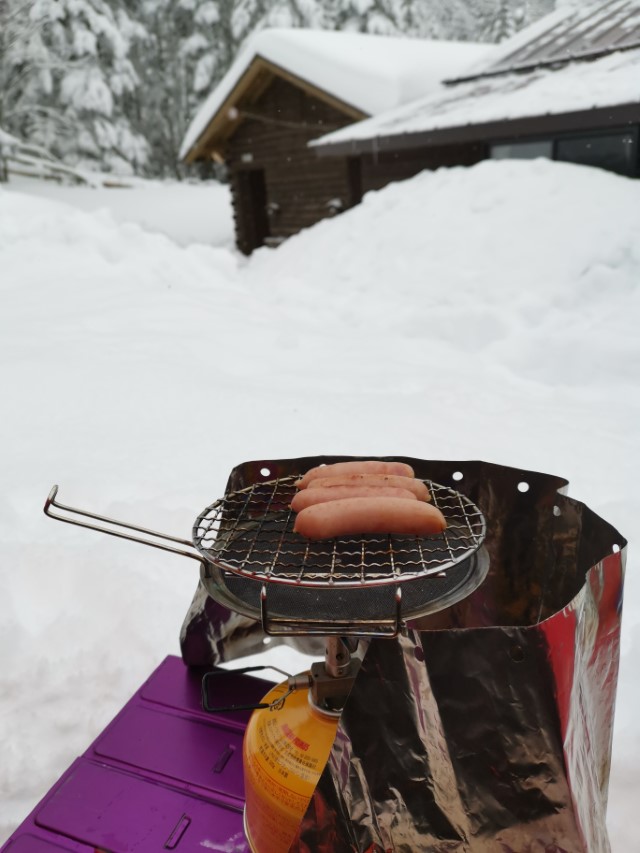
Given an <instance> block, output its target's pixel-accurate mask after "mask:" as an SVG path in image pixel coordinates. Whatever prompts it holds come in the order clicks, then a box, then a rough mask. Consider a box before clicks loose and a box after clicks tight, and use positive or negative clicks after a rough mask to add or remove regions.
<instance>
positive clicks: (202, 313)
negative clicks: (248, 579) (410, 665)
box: [0, 161, 640, 853]
mask: <svg viewBox="0 0 640 853" xmlns="http://www.w3.org/2000/svg"><path fill="white" fill-rule="evenodd" d="M147 189H149V191H148V192H147V190H146V189H144V188H137V189H132V190H122V191H116V190H103V191H98V192H101V193H102V194H103V197H104V198H103V199H100V200H99V202H96V204H95V205H94V204H93V201H91V202H90V201H88V199H89V198H92V197H90V196H89V195H88V193H90V192H96V191H90V190H78V189H76V190H71V189H69V190H67V191H66V193H65V195H66V198H65V199H64V201H65V202H67V203H62V202H61V201H60V198H61V192H60V191H59V190H58V189H57V188H54V189H53V190H47V193H48V194H51V195H54V196H56V199H51V198H50V199H47V198H43V197H42V194H43V191H42V189H41V188H38V189H36V188H35V187H34V186H33V185H31V186H30V187H26V186H24V185H22V186H18V185H15V184H13V185H10V186H9V188H8V189H7V188H3V189H1V190H0V292H1V294H2V311H1V313H0V352H1V356H0V387H1V392H2V400H3V404H4V405H3V414H2V418H1V419H0V454H1V466H2V479H3V484H4V487H5V488H4V489H3V493H2V495H1V496H0V590H1V596H0V612H1V615H0V686H1V690H0V708H1V713H2V720H3V747H2V762H1V766H0V839H4V838H5V837H6V836H7V835H9V834H10V832H11V831H12V829H13V828H14V827H15V825H16V824H17V823H18V822H19V821H20V820H21V819H22V818H23V817H24V816H25V815H26V813H27V812H28V811H29V809H30V808H31V807H32V806H33V805H34V804H35V802H37V800H38V799H39V798H40V797H41V796H42V794H43V793H44V792H45V791H46V790H47V788H48V787H49V786H50V785H51V784H52V782H53V781H54V780H55V779H56V778H57V776H58V775H59V774H60V773H61V772H62V771H63V770H64V769H65V767H66V766H67V765H68V764H69V763H70V762H71V761H72V759H73V758H74V757H75V756H76V755H78V754H79V753H80V752H81V751H83V750H84V749H85V747H86V746H87V744H88V743H89V742H90V740H91V739H92V738H93V737H94V736H95V735H96V734H97V732H98V731H99V730H100V729H101V728H102V727H103V726H104V725H105V724H106V722H107V721H108V720H109V719H110V718H111V717H112V716H113V714H114V713H115V712H116V711H117V709H118V708H119V707H120V706H121V705H122V704H123V702H124V701H125V700H126V699H127V698H128V697H129V695H130V694H131V693H132V692H133V690H134V689H135V688H136V687H137V686H138V685H139V683H140V682H141V681H142V680H143V679H144V677H145V676H146V675H147V674H148V673H149V671H150V670H151V668H152V667H153V666H154V665H156V664H157V663H158V662H159V661H160V660H161V659H162V658H163V657H164V656H165V655H166V654H168V653H177V651H178V630H179V626H180V624H181V622H182V618H183V616H184V614H185V612H186V609H187V607H188V604H189V603H190V600H191V596H192V593H193V591H194V589H195V586H196V581H197V576H196V570H195V569H194V566H193V565H191V564H190V563H191V561H187V560H184V559H181V558H179V557H173V556H171V555H168V554H162V553H161V552H155V551H152V550H151V549H147V548H142V547H140V546H135V545H131V544H127V543H123V542H119V541H117V540H114V539H110V538H107V537H102V536H100V535H98V534H95V533H90V532H84V531H81V530H78V529H77V528H73V527H69V526H66V525H61V524H56V523H55V522H53V521H51V520H49V519H47V518H45V517H44V516H43V515H42V512H41V509H42V504H43V502H44V499H45V497H46V495H47V493H48V491H49V489H50V487H51V485H52V484H53V483H59V484H60V500H62V502H64V503H69V504H71V505H75V506H81V507H84V508H87V509H93V510H95V511H97V512H103V513H105V514H107V515H111V516H114V517H116V518H121V519H123V520H131V521H134V522H138V523H140V524H142V525H144V526H147V527H151V528H154V529H158V530H162V531H166V532H168V533H175V534H176V535H178V536H188V534H189V531H190V529H191V524H192V521H193V518H194V516H195V515H196V514H197V512H198V511H199V510H200V509H201V508H202V507H204V506H206V505H207V504H208V503H210V502H211V500H212V499H213V498H215V497H217V496H219V495H220V494H221V493H222V491H223V488H224V484H225V482H226V477H227V475H228V472H229V470H230V469H231V467H233V465H235V464H236V463H238V462H240V461H243V460H247V459H257V458H263V459H267V458H276V457H285V456H297V455H305V454H313V453H346V454H350V453H354V454H371V455H382V454H393V453H398V454H402V455H409V456H410V455H414V456H419V457H427V458H429V457H431V458H450V459H456V458H458V459H465V458H472V459H476V458H480V459H486V460H488V461H493V462H498V463H502V464H507V465H514V466H517V467H522V468H532V469H536V470H540V471H545V472H548V473H556V474H560V475H563V476H565V477H567V478H568V479H569V480H570V481H571V487H570V494H571V495H573V496H574V497H576V498H578V499H580V500H583V501H584V502H585V503H587V504H588V505H589V506H590V507H591V508H593V509H594V510H595V511H596V512H598V513H599V514H601V515H603V516H604V517H605V518H606V519H607V520H608V521H610V522H612V523H613V524H614V525H615V526H617V527H618V529H619V530H621V531H622V533H623V534H625V535H626V536H627V538H629V539H631V540H632V541H631V548H630V562H629V571H628V575H627V588H626V599H625V608H626V609H625V616H624V633H623V659H622V670H621V681H620V689H619V707H618V713H617V720H616V733H615V743H614V767H613V777H612V783H611V798H610V809H609V821H610V828H611V837H612V846H613V851H614V853H629V851H631V850H633V849H636V846H637V837H636V832H635V829H634V819H635V811H636V810H637V803H638V802H640V772H639V771H638V769H637V767H638V761H639V759H640V720H639V719H638V716H637V713H636V709H637V707H638V706H639V705H640V686H639V684H638V682H637V680H636V679H635V677H634V663H635V662H636V661H637V658H638V655H640V579H639V577H638V574H637V572H635V571H634V565H635V564H636V563H637V556H636V553H635V552H636V548H637V537H636V535H635V530H636V525H637V518H638V516H639V515H640V497H639V496H638V488H637V483H638V482H640V470H639V469H640V466H639V464H638V462H639V458H638V450H637V424H638V423H639V422H640V390H639V387H638V376H639V370H640V336H639V335H638V328H639V324H640V289H639V286H638V283H639V281H640V243H639V241H638V237H637V235H638V233H640V182H633V181H629V180H627V179H624V178H619V177H617V176H614V175H610V174H605V173H603V172H599V171H596V170H589V169H585V168H581V167H576V166H571V165H566V164H559V163H550V162H546V161H536V162H529V163H526V162H519V163H511V162H487V163H483V164H480V165H479V166H477V167H474V168H473V169H469V170H463V169H454V170H450V171H440V172H437V173H435V174H424V175H421V176H418V177H417V178H415V179H413V180H412V181H409V182H406V183H405V184H403V185H400V184H398V185H395V186H391V187H388V188H387V189H386V190H383V191H381V192H380V193H377V194H371V195H370V196H368V197H367V198H366V199H365V201H364V203H363V204H362V205H361V206H360V207H359V208H357V209H355V210H353V211H351V212H348V213H346V214H344V215H342V216H340V217H339V218H337V219H335V220H331V221H327V222H324V223H321V224H320V225H318V226H316V227H315V228H313V229H311V230H309V231H307V232H306V233H303V234H301V235H299V236H298V237H297V238H294V239H292V240H290V241H289V242H288V243H286V244H285V245H283V246H282V247H280V248H279V249H278V250H276V251H272V250H261V251H259V252H257V253H256V254H255V255H254V256H253V257H252V259H251V260H250V261H248V262H247V261H246V260H245V259H243V258H241V257H240V256H238V255H237V254H235V253H234V252H233V251H232V250H230V249H229V240H230V233H231V231H230V214H229V208H228V200H227V201H225V200H224V198H223V196H222V195H221V194H220V193H219V191H218V190H217V189H215V188H210V189H201V188H198V187H192V188H187V187H185V188H179V191H180V193H184V200H185V203H186V205H187V206H186V207H185V208H183V210H184V211H185V212H184V213H181V212H180V210H179V208H178V205H177V202H175V199H176V187H172V186H170V187H168V188H167V189H166V195H165V193H164V192H163V189H162V187H158V186H157V185H156V187H154V188H152V189H150V188H147ZM24 190H26V192H22V191H24ZM120 192H122V193H125V192H126V193H129V194H130V195H129V196H128V198H129V199H130V200H129V201H127V202H121V201H120V199H121V198H122V197H123V196H120V195H115V193H120ZM112 193H113V194H112ZM190 193H191V194H192V195H189V194H190ZM216 193H218V195H216ZM111 194H112V195H111ZM216 199H217V201H216ZM121 205H124V207H122V206H121ZM96 207H99V208H100V207H101V208H106V207H108V208H109V209H110V211H111V212H109V210H107V209H102V210H98V211H96V210H95V208H96ZM187 214H188V221H187ZM216 217H224V221H222V220H220V221H218V220H217V219H216ZM127 220H132V221H127ZM205 222H206V223H208V224H207V228H208V227H209V223H210V226H211V229H212V232H207V233H204V232H203V231H202V225H203V223H205ZM189 223H193V228H194V230H193V231H190V228H191V224H189ZM211 233H213V234H214V235H217V236H214V237H212V236H207V234H209V235H210V234H211ZM190 234H191V235H192V236H191V238H189V235H190ZM172 238H174V239H172ZM207 240H209V241H214V242H216V243H217V245H204V243H205V241H207ZM186 563H189V565H186ZM194 565H195V564H194ZM278 651H279V650H272V652H271V654H275V653H276V652H278ZM635 666H637V663H635Z"/></svg>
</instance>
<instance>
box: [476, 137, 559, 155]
mask: <svg viewBox="0 0 640 853" xmlns="http://www.w3.org/2000/svg"><path fill="white" fill-rule="evenodd" d="M535 157H548V158H549V159H552V157H553V141H552V140H551V139H535V140H529V141H528V142H500V143H497V144H495V145H492V146H491V158H492V160H533V159H534V158H535Z"/></svg>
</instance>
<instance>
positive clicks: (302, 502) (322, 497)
mask: <svg viewBox="0 0 640 853" xmlns="http://www.w3.org/2000/svg"><path fill="white" fill-rule="evenodd" d="M343 498H403V499H404V500H410V501H415V500H417V498H416V496H415V495H414V494H413V492H410V491H409V490H408V489H395V488H393V486H333V487H332V488H330V489H303V491H301V492H298V494H297V495H296V496H295V497H294V499H293V500H292V501H291V509H292V510H294V511H295V512H300V510H303V509H306V508H307V507H308V506H314V505H315V504H321V503H326V502H327V501H337V500H341V499H343Z"/></svg>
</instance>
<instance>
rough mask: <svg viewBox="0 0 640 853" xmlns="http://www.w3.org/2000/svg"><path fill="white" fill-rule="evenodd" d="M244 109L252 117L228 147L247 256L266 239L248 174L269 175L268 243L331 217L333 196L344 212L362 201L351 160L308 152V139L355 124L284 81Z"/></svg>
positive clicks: (240, 243)
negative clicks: (352, 181)
mask: <svg viewBox="0 0 640 853" xmlns="http://www.w3.org/2000/svg"><path fill="white" fill-rule="evenodd" d="M240 111H241V113H242V112H243V107H242V105H241V106H240ZM244 111H245V115H246V117H245V118H244V119H243V121H242V123H241V124H240V125H239V127H238V130H237V131H236V132H235V133H234V135H233V136H232V137H231V138H230V139H229V140H228V142H227V145H226V148H225V160H226V162H227V165H228V167H229V170H230V179H231V191H232V201H233V208H234V216H235V222H236V240H237V245H238V248H239V249H240V250H241V251H243V252H245V254H249V253H250V252H251V251H252V250H253V249H254V248H255V247H256V245H261V243H262V242H264V236H265V235H264V234H263V235H261V234H260V233H259V232H260V231H261V229H263V226H264V222H261V221H260V212H259V211H256V210H252V204H254V201H253V200H252V197H251V196H252V194H253V198H254V199H255V195H256V194H255V192H253V191H252V190H251V188H250V184H251V181H250V180H248V179H247V176H246V175H243V174H242V173H243V172H249V171H252V170H263V172H264V184H265V186H266V204H267V207H268V209H269V210H270V213H269V214H268V226H267V227H268V232H269V233H268V237H267V241H269V240H274V238H275V240H276V241H277V240H278V239H279V238H282V239H283V238H286V237H289V236H291V235H292V234H296V233H297V232H298V231H300V230H301V229H302V228H306V227H308V226H310V225H313V224H314V223H316V222H318V221H319V220H320V219H323V218H324V217H326V216H330V215H331V210H330V207H329V203H330V202H331V201H332V200H334V199H340V200H341V202H342V204H343V206H344V207H345V208H346V207H350V206H351V205H352V204H353V203H356V202H357V201H359V198H353V197H352V194H351V193H350V184H349V176H350V172H349V167H348V161H347V158H345V157H340V158H319V157H317V155H316V154H315V152H314V151H313V150H312V149H309V148H307V143H308V142H309V140H311V139H316V138H317V137H319V136H321V135H322V134H323V133H328V132H329V131H330V130H332V129H337V128H339V127H343V126H344V125H346V124H350V123H351V122H352V121H353V119H351V118H350V117H347V116H346V115H344V114H343V113H341V112H339V111H338V110H337V109H335V108H333V107H331V106H329V105H328V104H326V103H325V102H324V101H321V100H319V99H318V98H315V97H313V96H312V95H310V94H307V93H306V92H304V91H303V90H302V89H300V88H298V87H297V86H294V85H292V84H291V83H288V82H287V81H285V80H283V79H281V78H278V77H276V78H274V79H273V82H272V83H271V84H270V85H269V86H268V88H267V89H266V90H265V91H264V92H263V94H262V95H261V96H260V98H259V99H258V100H257V101H256V102H255V103H253V104H251V105H250V106H246V108H245V110H244ZM255 116H259V118H256V117H255ZM253 177H254V178H260V177H261V176H256V175H254V176H253ZM253 183H254V185H255V180H254V181H253ZM258 195H259V193H258ZM276 205H277V209H276V207H275V206H276ZM256 217H257V221H256Z"/></svg>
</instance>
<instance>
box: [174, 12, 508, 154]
mask: <svg viewBox="0 0 640 853" xmlns="http://www.w3.org/2000/svg"><path fill="white" fill-rule="evenodd" d="M490 49H491V47H490V46H487V45H481V44H474V43H469V42H447V41H433V40H425V39H412V38H397V37H392V36H377V35H369V34H365V33H353V32H336V31H328V30H305V29H279V28H278V29H266V30H261V31H259V32H257V33H255V34H253V35H252V36H250V37H249V38H248V39H247V40H246V42H245V43H244V44H243V46H242V47H241V49H240V52H239V54H238V56H237V58H236V60H235V62H234V63H233V64H232V66H231V68H230V69H229V71H228V72H227V73H226V74H225V76H224V77H223V79H222V80H221V81H220V83H219V84H218V85H217V86H216V88H215V89H214V90H213V91H212V92H211V94H210V95H209V97H208V98H207V99H206V100H205V102H204V103H203V105H202V107H201V108H200V109H199V111H198V113H197V114H196V116H195V117H194V119H193V121H192V122H191V124H190V126H189V128H188V130H187V133H186V134H185V138H184V141H183V143H182V147H181V149H180V157H181V158H183V157H185V155H186V154H187V153H188V152H189V151H190V150H191V148H192V147H193V146H194V144H195V143H196V142H197V141H198V139H199V138H200V136H201V135H202V133H203V131H205V130H206V128H207V126H208V125H209V124H210V122H211V121H212V119H213V118H214V117H215V116H216V115H217V113H218V112H219V111H220V109H221V108H222V107H224V106H225V104H227V102H228V100H229V98H230V96H232V95H233V92H234V89H235V88H236V86H237V85H238V83H239V82H240V81H241V79H242V78H243V76H244V75H245V73H246V72H247V71H248V69H249V67H250V66H251V64H252V63H253V62H254V60H256V59H257V58H262V59H263V60H266V61H267V62H270V63H272V64H273V65H274V66H277V67H278V68H280V69H283V70H284V71H285V72H287V73H288V74H289V75H293V76H294V77H296V78H299V79H300V80H301V81H304V82H305V83H307V84H310V85H312V86H313V87H314V88H316V89H318V90H321V91H324V92H326V93H327V94H329V95H331V96H332V97H333V98H335V99H338V100H339V101H341V102H342V103H344V104H345V105H347V106H350V107H352V108H353V109H355V110H356V111H357V112H358V113H359V114H360V115H361V116H367V115H376V114H378V113H380V112H382V111H384V110H388V109H390V108H392V107H396V106H398V105H400V104H404V103H407V102H408V101H411V100H414V99H415V98H418V97H420V96H422V95H425V94H427V93H428V92H431V91H433V90H434V89H436V88H437V87H438V85H439V83H440V81H441V80H442V79H444V78H446V77H451V76H456V75H459V74H462V73H464V71H465V70H466V68H468V67H469V66H470V65H471V64H474V63H476V62H477V61H478V59H479V58H480V57H482V56H486V54H487V52H488V51H489V50H490ZM229 106H230V104H227V108H228V107H229Z"/></svg>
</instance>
